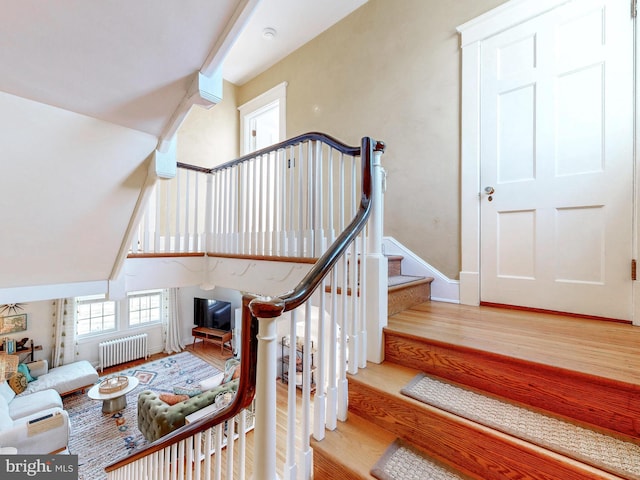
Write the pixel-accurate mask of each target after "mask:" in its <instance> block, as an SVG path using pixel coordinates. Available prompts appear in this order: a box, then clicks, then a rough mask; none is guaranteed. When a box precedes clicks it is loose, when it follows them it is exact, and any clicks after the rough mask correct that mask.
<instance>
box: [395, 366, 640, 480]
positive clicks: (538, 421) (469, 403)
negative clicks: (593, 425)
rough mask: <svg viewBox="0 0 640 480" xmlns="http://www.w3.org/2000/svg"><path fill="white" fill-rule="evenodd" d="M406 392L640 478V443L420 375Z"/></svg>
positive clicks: (469, 418)
mask: <svg viewBox="0 0 640 480" xmlns="http://www.w3.org/2000/svg"><path fill="white" fill-rule="evenodd" d="M401 392H402V393H403V394H404V395H407V396H409V397H412V398H414V399H416V400H419V401H421V402H423V403H427V404H429V405H432V406H434V407H437V408H440V409H442V410H446V411H448V412H450V413H453V414H455V415H459V416H461V417H464V418H466V419H468V420H472V421H474V422H476V423H479V424H482V425H485V426H487V427H490V428H493V429H495V430H499V431H501V432H503V433H506V434H509V435H512V436H514V437H518V438H521V439H523V440H526V441H528V442H530V443H533V444H535V445H538V446H541V447H544V448H547V449H549V450H552V451H555V452H557V453H560V454H563V455H565V456H567V457H571V458H574V459H575V460H579V461H581V462H583V463H586V464H589V465H592V466H594V467H597V468H600V469H601V470H606V471H608V472H610V473H614V474H616V475H620V476H622V477H624V478H629V479H636V480H640V445H636V444H634V443H631V442H626V441H623V440H620V439H617V438H614V437H611V436H608V435H604V434H602V433H599V432H596V431H594V430H590V429H587V428H583V427H580V426H578V425H574V424H573V423H570V422H566V421H562V420H559V419H557V418H554V417H551V416H548V415H542V414H539V413H537V412H533V411H531V410H528V409H526V408H522V407H519V406H517V405H513V404H511V403H508V402H504V401H501V400H498V399H496V398H492V397H488V396H484V395H480V394H478V393H475V392H472V391H470V390H467V389H464V388H460V387H458V386H456V385H452V384H450V383H447V382H444V381H441V380H437V379H435V378H433V377H430V376H428V375H426V374H423V373H421V374H418V375H417V376H416V377H415V378H414V379H413V380H411V382H409V384H408V385H407V386H406V387H404V388H403V389H402V390H401Z"/></svg>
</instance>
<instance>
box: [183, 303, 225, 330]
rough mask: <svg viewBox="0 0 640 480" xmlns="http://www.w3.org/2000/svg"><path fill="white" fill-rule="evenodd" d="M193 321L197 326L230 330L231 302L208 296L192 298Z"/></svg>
mask: <svg viewBox="0 0 640 480" xmlns="http://www.w3.org/2000/svg"><path fill="white" fill-rule="evenodd" d="M193 321H194V323H195V324H196V325H197V326H198V327H207V328H216V329H218V330H231V329H232V328H233V325H232V322H231V303H229V302H223V301H221V300H212V299H209V298H194V299H193Z"/></svg>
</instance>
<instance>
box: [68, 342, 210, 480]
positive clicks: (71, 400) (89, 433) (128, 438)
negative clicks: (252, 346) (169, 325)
mask: <svg viewBox="0 0 640 480" xmlns="http://www.w3.org/2000/svg"><path fill="white" fill-rule="evenodd" d="M218 372H219V370H218V369H217V368H215V367H214V366H212V365H210V364H208V363H206V362H205V361H204V360H201V359H200V358H198V357H196V356H195V355H192V354H191V353H189V352H182V353H179V354H177V355H172V356H170V357H165V358H162V359H160V360H156V361H153V362H149V363H145V364H143V365H138V366H136V367H133V368H131V369H127V370H122V371H120V372H118V373H117V374H120V375H129V376H132V377H137V378H138V380H139V382H140V383H139V384H138V386H137V387H136V388H135V389H134V390H133V391H132V392H130V393H128V394H127V407H126V408H125V409H124V410H122V411H120V412H116V413H112V414H105V413H102V402H101V401H95V400H91V399H90V398H89V397H88V396H87V395H86V394H81V393H77V394H74V395H69V396H68V397H66V398H64V408H65V410H67V412H69V418H70V419H71V439H70V441H69V452H70V453H72V454H76V455H78V463H79V469H78V470H79V475H78V480H101V479H105V478H106V477H107V475H106V473H105V472H104V467H105V466H106V465H108V464H110V463H112V462H114V461H116V460H118V459H119V458H122V457H126V456H127V455H129V454H130V453H132V452H134V451H136V449H138V448H140V447H141V446H142V445H145V444H146V442H147V441H146V440H145V438H144V437H143V436H142V433H140V431H139V430H138V427H137V417H138V394H139V393H140V392H142V391H144V390H152V391H155V392H159V393H173V387H175V386H187V385H190V384H197V383H198V382H199V381H200V380H204V379H205V378H208V377H211V376H213V375H215V374H216V373H218ZM112 375H115V374H112ZM109 376H111V375H109ZM102 379H103V378H100V381H102Z"/></svg>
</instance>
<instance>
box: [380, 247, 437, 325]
mask: <svg viewBox="0 0 640 480" xmlns="http://www.w3.org/2000/svg"><path fill="white" fill-rule="evenodd" d="M402 259H403V257H402V256H401V255H387V261H388V270H389V273H388V276H389V299H388V306H387V313H388V315H390V316H391V315H394V314H396V313H398V312H401V311H403V310H406V309H407V308H411V307H412V306H414V305H418V304H420V303H423V302H427V301H429V299H430V298H431V283H432V282H433V278H431V277H420V276H415V275H403V274H402V267H401V265H402Z"/></svg>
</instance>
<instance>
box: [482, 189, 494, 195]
mask: <svg viewBox="0 0 640 480" xmlns="http://www.w3.org/2000/svg"><path fill="white" fill-rule="evenodd" d="M484 193H486V194H487V195H493V194H494V193H495V189H494V188H493V187H484Z"/></svg>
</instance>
